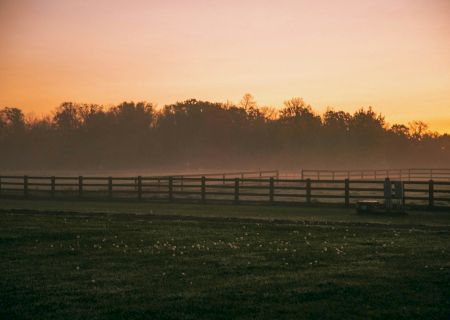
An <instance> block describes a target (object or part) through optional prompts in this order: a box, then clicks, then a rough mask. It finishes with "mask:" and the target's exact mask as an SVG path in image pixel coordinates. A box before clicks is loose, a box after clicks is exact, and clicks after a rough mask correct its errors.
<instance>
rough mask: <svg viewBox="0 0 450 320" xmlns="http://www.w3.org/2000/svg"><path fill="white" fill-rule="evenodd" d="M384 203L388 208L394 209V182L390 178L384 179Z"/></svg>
mask: <svg viewBox="0 0 450 320" xmlns="http://www.w3.org/2000/svg"><path fill="white" fill-rule="evenodd" d="M384 204H385V207H386V210H388V211H390V210H391V209H392V184H391V180H390V179H389V178H386V179H384Z"/></svg>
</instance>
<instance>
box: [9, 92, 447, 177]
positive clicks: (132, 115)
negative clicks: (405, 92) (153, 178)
mask: <svg viewBox="0 0 450 320" xmlns="http://www.w3.org/2000/svg"><path fill="white" fill-rule="evenodd" d="M449 163H450V136H449V135H448V134H438V133H434V132H431V131H429V130H428V128H427V125H426V124H425V123H423V122H421V121H414V122H412V123H409V124H393V125H388V124H387V123H386V122H385V119H384V117H383V116H382V115H381V114H378V113H377V112H376V111H375V110H373V109H372V108H370V107H369V108H361V109H359V110H357V111H356V112H354V113H348V112H344V111H339V110H334V109H331V108H330V109H328V110H327V111H326V112H324V113H323V114H318V113H317V112H315V111H314V109H313V108H312V107H311V106H310V105H308V104H307V103H305V102H304V100H303V99H301V98H292V99H290V100H286V101H285V103H284V106H283V107H282V108H279V109H275V108H270V107H261V106H258V105H257V103H256V102H255V100H254V98H253V96H251V95H250V94H246V95H245V96H244V97H243V98H242V100H241V101H240V102H239V103H238V104H232V103H229V102H228V103H218V102H208V101H199V100H195V99H191V100H187V101H183V102H176V103H174V104H170V105H166V106H164V107H163V108H161V109H157V108H156V107H155V105H154V104H152V103H148V102H137V103H135V102H123V103H121V104H119V105H117V106H113V107H109V108H106V107H104V106H101V105H95V104H79V103H73V102H65V103H62V104H61V105H60V106H59V107H58V108H56V109H55V110H54V112H52V113H51V114H48V115H47V116H45V117H43V118H31V117H26V116H25V115H24V113H23V112H22V110H20V109H18V108H14V107H5V108H2V109H0V172H1V173H3V174H5V173H12V172H14V173H53V174H63V173H65V174H86V173H92V174H96V173H105V174H106V173H108V174H113V173H114V174H117V175H127V174H129V175H137V174H142V175H157V174H170V173H174V174H175V173H176V174H180V173H208V172H224V171H245V170H265V169H266V170H267V169H278V170H280V171H282V172H298V171H299V170H300V169H391V168H417V167H423V168H438V167H446V166H448V164H449Z"/></svg>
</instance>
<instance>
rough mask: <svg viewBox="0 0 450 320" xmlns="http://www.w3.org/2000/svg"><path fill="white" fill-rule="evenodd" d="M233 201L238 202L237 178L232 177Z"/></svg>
mask: <svg viewBox="0 0 450 320" xmlns="http://www.w3.org/2000/svg"><path fill="white" fill-rule="evenodd" d="M234 202H235V203H239V178H235V179H234Z"/></svg>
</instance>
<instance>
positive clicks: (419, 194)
mask: <svg viewBox="0 0 450 320" xmlns="http://www.w3.org/2000/svg"><path fill="white" fill-rule="evenodd" d="M386 183H390V184H391V185H395V183H398V182H396V181H391V180H389V179H385V180H361V179H359V180H350V179H343V180H333V179H329V180H317V179H315V180H312V179H277V178H274V177H269V178H244V179H242V178H223V177H205V176H202V177H196V176H192V177H186V176H184V177H141V176H138V177H83V176H79V177H55V176H49V177H47V176H0V200H1V199H7V198H20V199H62V200H75V199H86V200H90V199H91V200H99V199H105V200H133V199H134V200H138V201H157V200H161V201H198V202H201V203H205V202H213V201H220V202H234V203H255V202H258V203H273V204H275V203H290V204H302V203H304V204H314V203H325V204H327V203H328V204H342V205H345V206H350V205H352V204H354V203H355V202H356V201H358V200H361V199H376V200H380V201H385V200H386V195H385V193H384V187H385V184H386ZM400 183H401V184H402V186H403V189H404V197H403V199H402V201H403V204H404V205H406V206H408V205H410V206H422V207H429V208H449V210H450V182H445V181H434V180H428V181H424V180H417V181H402V182H400Z"/></svg>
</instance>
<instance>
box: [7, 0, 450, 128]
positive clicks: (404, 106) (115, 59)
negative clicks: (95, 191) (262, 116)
mask: <svg viewBox="0 0 450 320" xmlns="http://www.w3.org/2000/svg"><path fill="white" fill-rule="evenodd" d="M0 49H1V50H0V107H4V106H16V107H19V108H22V109H23V110H24V111H25V112H34V113H35V114H37V115H40V114H42V113H45V112H49V111H50V110H52V109H54V108H55V107H56V106H57V105H58V104H60V103H61V102H63V101H76V102H89V103H99V104H113V103H119V102H121V101H123V100H135V101H136V100H146V101H151V102H155V103H157V104H158V105H164V104H166V103H170V102H174V101H176V100H184V99H187V98H192V97H194V98H198V99H205V100H212V101H226V100H231V101H234V102H237V101H239V99H240V98H241V96H242V95H243V94H244V93H246V92H251V93H252V94H253V95H254V96H255V97H256V99H257V101H258V102H259V103H260V104H262V105H273V106H281V105H282V102H283V101H284V100H286V99H288V98H291V97H294V96H301V97H303V98H304V99H305V100H306V101H307V102H308V103H310V104H311V105H312V106H313V107H314V109H315V110H317V111H319V112H322V111H324V110H325V109H326V107H327V106H333V107H335V108H336V109H344V110H346V111H354V110H355V109H356V108H359V107H362V106H369V105H372V106H373V107H374V108H375V110H377V111H379V112H381V113H383V114H384V115H385V116H386V119H387V121H388V122H389V123H394V122H403V123H407V122H409V121H411V120H418V119H420V120H424V121H426V122H428V123H429V124H430V126H431V129H433V130H438V131H439V132H449V133H450V1H449V0H377V1H373V0H342V1H335V0H317V1H303V0H277V1H275V0H272V1H265V0H247V1H245V0H190V1H187V0H147V1H144V0H142V1H140V0H134V1H131V0H128V1H125V0H95V1H83V0H64V1H60V0H0Z"/></svg>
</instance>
